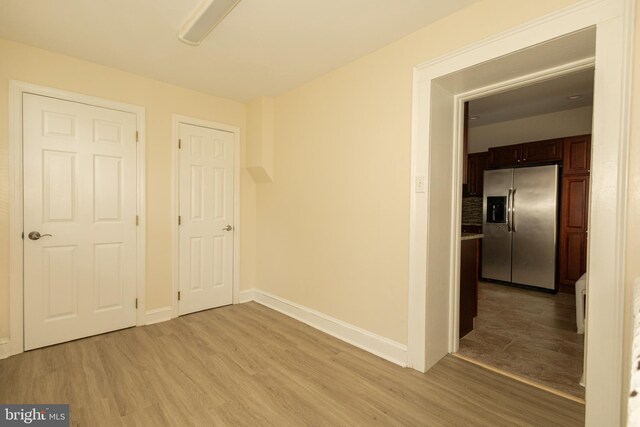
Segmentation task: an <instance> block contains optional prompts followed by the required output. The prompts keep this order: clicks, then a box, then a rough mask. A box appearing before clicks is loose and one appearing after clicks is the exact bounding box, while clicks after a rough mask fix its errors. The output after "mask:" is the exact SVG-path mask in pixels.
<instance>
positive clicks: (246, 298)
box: [237, 289, 256, 304]
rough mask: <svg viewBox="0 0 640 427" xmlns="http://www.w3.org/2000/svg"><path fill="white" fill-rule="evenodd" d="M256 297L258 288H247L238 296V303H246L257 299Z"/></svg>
mask: <svg viewBox="0 0 640 427" xmlns="http://www.w3.org/2000/svg"><path fill="white" fill-rule="evenodd" d="M255 299H256V290H255V289H247V290H244V291H241V292H240V296H239V297H238V302H237V304H244V303H245V302H251V301H255Z"/></svg>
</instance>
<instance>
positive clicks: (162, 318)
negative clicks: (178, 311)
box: [144, 305, 175, 325]
mask: <svg viewBox="0 0 640 427" xmlns="http://www.w3.org/2000/svg"><path fill="white" fill-rule="evenodd" d="M144 317H145V319H144V324H145V325H153V324H154V323H160V322H166V321H167V320H171V319H173V318H175V316H174V315H173V307H172V306H170V305H168V306H166V307H160V308H154V309H153V310H149V311H147V312H145V314H144Z"/></svg>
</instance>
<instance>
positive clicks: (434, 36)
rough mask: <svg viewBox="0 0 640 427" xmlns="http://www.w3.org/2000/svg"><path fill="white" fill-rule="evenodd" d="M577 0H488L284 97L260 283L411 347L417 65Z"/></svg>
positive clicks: (261, 193) (261, 230)
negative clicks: (413, 114) (414, 82)
mask: <svg viewBox="0 0 640 427" xmlns="http://www.w3.org/2000/svg"><path fill="white" fill-rule="evenodd" d="M571 3H573V0H561V1H559V0H521V1H518V5H517V6H514V3H513V1H510V0H486V1H481V2H478V3H475V4H473V5H472V6H470V7H468V8H466V9H464V10H462V11H460V12H458V13H455V14H453V15H451V16H449V17H447V18H445V19H443V20H441V21H439V22H436V23H434V24H432V25H430V26H428V27H425V28H423V29H422V30H419V31H418V32H416V33H413V34H411V35H409V36H408V37H405V38H404V39H401V40H399V41H397V42H395V43H392V44H390V45H388V46H386V47H384V48H382V49H380V50H378V51H376V52H374V53H372V54H369V55H367V56H364V57H362V58H360V59H358V60H356V61H354V62H352V63H350V64H348V65H346V66H344V67H342V68H340V69H338V70H335V71H333V72H331V73H329V74H326V75H325V76H323V77H321V78H318V79H316V80H314V81H312V82H310V83H307V84H305V85H302V86H300V87H298V88H296V89H294V90H292V91H290V92H288V93H286V94H284V95H282V96H279V97H277V98H276V100H275V105H276V125H275V148H274V152H275V155H274V174H275V177H276V179H275V180H274V182H273V183H272V184H266V185H261V186H259V187H258V189H257V217H258V230H257V233H258V241H257V260H258V261H257V265H258V270H257V277H258V278H259V282H258V285H259V288H260V289H262V290H265V291H267V292H271V293H274V294H276V295H279V296H281V297H283V298H286V299H289V300H291V301H294V302H296V303H299V304H302V305H305V306H308V307H310V308H313V309H315V310H318V311H320V312H323V313H326V314H328V315H330V316H333V317H336V318H338V319H340V320H343V321H346V322H349V323H352V324H354V325H356V326H359V327H362V328H364V329H366V330H369V331H372V332H374V333H377V334H379V335H382V336H384V337H387V338H390V339H392V340H395V341H397V342H400V343H406V342H407V298H408V296H407V295H408V269H409V265H408V246H409V233H408V230H409V173H410V163H409V162H410V137H411V91H412V67H413V66H414V65H416V64H419V63H421V62H424V61H427V60H429V59H432V58H435V57H438V56H440V55H443V54H445V53H447V52H451V51H453V50H455V49H458V48H462V47H464V46H467V45H469V44H471V43H473V42H475V41H478V40H481V39H483V38H486V37H489V36H491V35H493V34H495V33H497V32H500V31H503V30H506V29H508V28H511V27H514V26H516V25H518V24H521V23H523V22H526V21H528V20H530V19H533V18H535V17H537V16H540V15H543V14H545V13H548V12H550V11H553V10H555V9H557V8H560V7H562V6H566V5H569V4H571ZM457 29H459V30H457Z"/></svg>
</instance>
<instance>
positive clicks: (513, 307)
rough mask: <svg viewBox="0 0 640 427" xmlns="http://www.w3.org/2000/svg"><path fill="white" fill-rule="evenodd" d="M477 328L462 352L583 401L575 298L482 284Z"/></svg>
mask: <svg viewBox="0 0 640 427" xmlns="http://www.w3.org/2000/svg"><path fill="white" fill-rule="evenodd" d="M478 291H479V292H478V318H477V322H476V328H475V329H474V330H473V331H472V332H471V333H469V334H468V335H466V336H465V337H464V338H462V339H461V340H460V350H459V353H460V354H461V355H462V356H465V357H467V358H470V359H474V360H478V361H480V362H482V363H485V364H487V365H490V366H494V367H496V368H499V369H502V370H505V371H508V372H511V373H513V374H516V375H519V376H522V377H525V378H527V379H529V380H531V381H533V382H536V383H539V384H542V385H544V386H547V387H551V388H553V389H556V390H560V391H562V392H565V393H569V394H571V395H573V396H576V397H578V398H581V399H584V387H582V386H581V385H580V384H579V383H580V377H581V376H582V365H583V354H584V335H580V334H578V333H577V332H576V309H575V296H574V295H569V294H562V293H558V294H556V295H552V294H548V293H544V292H538V291H531V290H527V289H521V288H516V287H511V286H506V285H498V284H494V283H485V282H480V284H479V287H478Z"/></svg>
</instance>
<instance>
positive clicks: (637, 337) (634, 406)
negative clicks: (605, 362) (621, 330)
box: [627, 277, 640, 427]
mask: <svg viewBox="0 0 640 427" xmlns="http://www.w3.org/2000/svg"><path fill="white" fill-rule="evenodd" d="M630 383H631V384H630V393H629V405H628V414H627V416H628V419H627V426H628V427H640V277H638V278H637V279H636V280H634V281H633V344H632V346H631V381H630Z"/></svg>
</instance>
